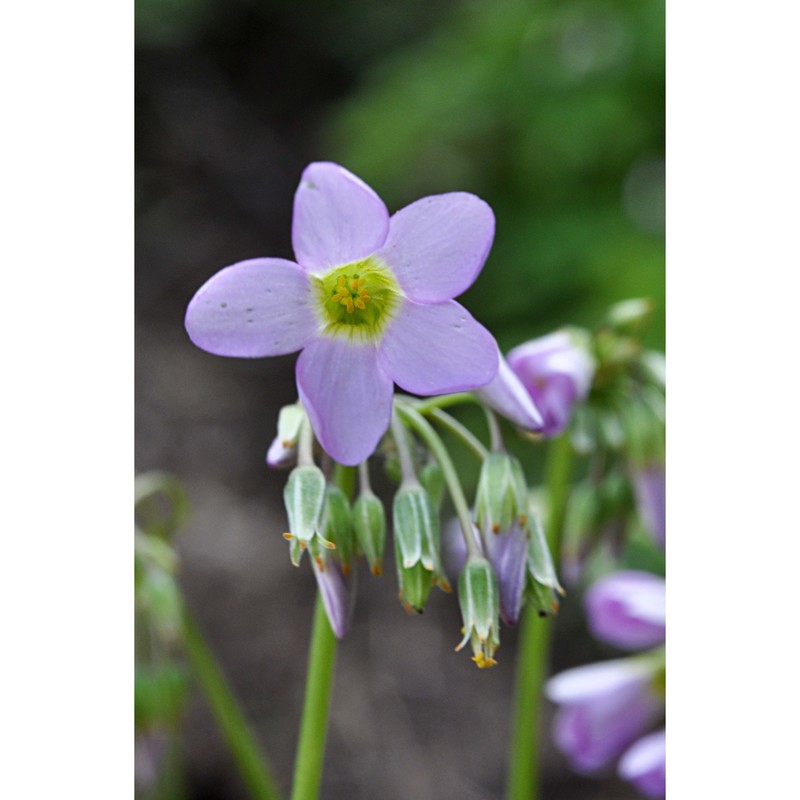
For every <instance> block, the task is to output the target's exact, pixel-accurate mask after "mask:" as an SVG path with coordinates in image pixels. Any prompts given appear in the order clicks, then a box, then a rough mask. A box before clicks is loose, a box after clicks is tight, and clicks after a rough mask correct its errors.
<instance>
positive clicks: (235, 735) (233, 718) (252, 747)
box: [183, 611, 280, 800]
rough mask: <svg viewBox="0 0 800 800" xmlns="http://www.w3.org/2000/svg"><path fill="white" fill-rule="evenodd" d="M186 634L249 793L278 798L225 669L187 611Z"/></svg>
mask: <svg viewBox="0 0 800 800" xmlns="http://www.w3.org/2000/svg"><path fill="white" fill-rule="evenodd" d="M183 637H184V638H183V643H184V648H185V650H186V655H187V656H188V658H189V662H190V664H191V667H192V672H193V674H194V676H195V677H196V678H197V680H198V682H199V684H200V687H201V688H202V690H203V693H204V694H205V696H206V700H207V701H208V704H209V706H210V707H211V711H212V713H213V714H214V717H215V718H216V720H217V724H218V725H219V727H220V730H221V731H222V735H223V737H224V738H225V741H226V742H227V744H228V747H230V750H231V753H232V755H233V759H234V761H235V762H236V766H237V767H238V769H239V773H240V775H241V776H242V780H243V781H244V783H245V785H246V786H247V789H248V791H249V792H250V796H251V797H253V798H254V799H255V800H277V799H278V798H279V797H280V793H279V792H278V789H277V785H276V783H275V779H274V778H273V777H272V770H271V769H270V768H269V765H268V764H267V762H266V760H265V758H264V756H263V755H262V754H261V751H260V750H259V747H258V744H257V743H256V739H255V736H254V735H253V733H252V731H251V730H250V727H249V726H248V724H247V721H246V720H245V718H244V714H242V711H241V709H240V708H239V705H238V703H237V702H236V699H235V698H234V696H233V694H232V693H231V690H230V687H229V686H228V683H227V681H226V680H225V676H224V675H223V674H222V670H221V669H220V667H219V665H218V664H217V662H216V660H215V658H214V655H213V654H212V652H211V650H210V649H209V647H208V645H207V644H206V642H205V639H204V638H203V635H202V633H201V632H200V629H199V628H198V626H197V624H196V623H195V622H194V620H193V619H192V618H191V616H190V615H189V612H188V611H186V612H185V613H184V622H183Z"/></svg>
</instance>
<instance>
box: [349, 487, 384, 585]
mask: <svg viewBox="0 0 800 800" xmlns="http://www.w3.org/2000/svg"><path fill="white" fill-rule="evenodd" d="M353 525H354V527H355V532H356V540H357V541H358V544H359V546H360V547H361V552H362V553H364V555H365V556H366V557H367V561H369V567H370V569H371V570H372V574H373V575H381V574H382V573H383V548H384V546H385V545H386V512H385V511H384V508H383V503H382V502H381V501H380V500H379V499H378V498H377V497H376V496H375V495H374V494H373V493H372V492H371V491H364V492H362V493H361V494H360V495H359V497H358V499H357V500H356V502H355V505H354V506H353Z"/></svg>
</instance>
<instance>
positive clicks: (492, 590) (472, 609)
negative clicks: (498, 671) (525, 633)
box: [456, 556, 500, 669]
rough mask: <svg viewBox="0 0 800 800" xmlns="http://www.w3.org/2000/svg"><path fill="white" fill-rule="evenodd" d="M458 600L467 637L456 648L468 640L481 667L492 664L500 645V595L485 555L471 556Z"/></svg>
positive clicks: (459, 580) (464, 572) (460, 580)
mask: <svg viewBox="0 0 800 800" xmlns="http://www.w3.org/2000/svg"><path fill="white" fill-rule="evenodd" d="M458 602H459V605H460V606H461V616H462V619H463V620H464V638H463V639H462V640H461V642H460V643H459V645H458V646H457V647H456V650H461V648H462V647H464V645H465V644H467V642H469V643H470V645H471V646H472V652H473V656H472V660H473V661H474V662H475V663H476V664H477V665H478V668H479V669H486V668H487V667H493V666H494V665H495V664H496V663H497V661H495V659H494V654H495V651H496V650H497V648H498V647H499V646H500V597H499V589H498V585H497V576H496V575H495V572H494V570H493V569H492V565H491V564H490V563H489V562H488V561H487V560H486V559H485V558H482V557H480V556H472V557H471V558H469V559H468V560H467V564H466V566H465V567H464V569H463V570H462V572H461V576H460V577H459V579H458Z"/></svg>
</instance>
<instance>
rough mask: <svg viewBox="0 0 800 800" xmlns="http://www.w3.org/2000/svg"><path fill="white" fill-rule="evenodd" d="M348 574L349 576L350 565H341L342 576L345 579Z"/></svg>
mask: <svg viewBox="0 0 800 800" xmlns="http://www.w3.org/2000/svg"><path fill="white" fill-rule="evenodd" d="M349 574H350V565H349V564H342V575H344V576H345V578H346V577H347V576H348V575H349Z"/></svg>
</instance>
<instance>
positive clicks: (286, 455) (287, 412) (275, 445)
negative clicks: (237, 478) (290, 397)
mask: <svg viewBox="0 0 800 800" xmlns="http://www.w3.org/2000/svg"><path fill="white" fill-rule="evenodd" d="M304 417H305V412H304V411H303V407H302V406H301V405H300V404H299V403H292V405H289V406H284V407H283V408H282V409H281V410H280V413H279V414H278V435H277V436H276V437H275V439H274V440H273V442H272V444H271V445H270V447H269V450H268V451H267V464H268V465H269V466H270V467H272V468H273V469H282V468H285V467H293V466H294V465H295V464H296V463H297V440H298V438H299V436H300V428H301V426H302V424H303V419H304Z"/></svg>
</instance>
